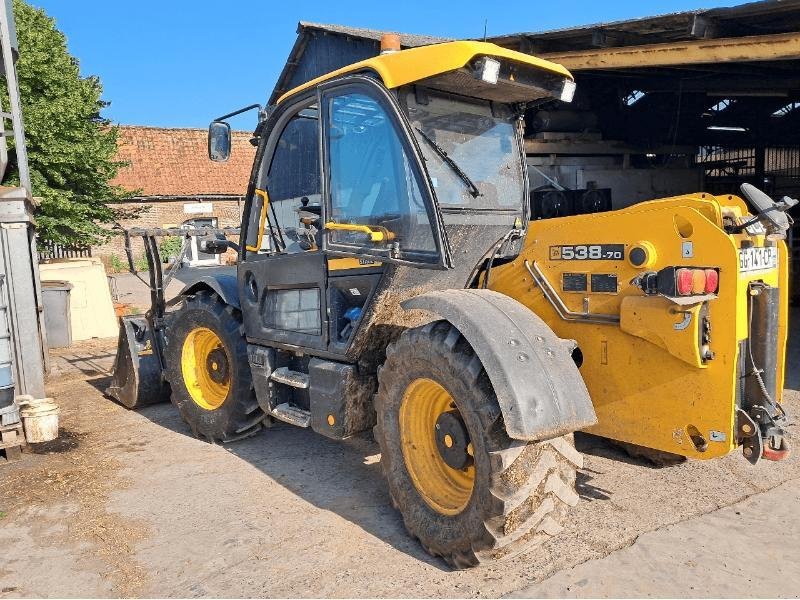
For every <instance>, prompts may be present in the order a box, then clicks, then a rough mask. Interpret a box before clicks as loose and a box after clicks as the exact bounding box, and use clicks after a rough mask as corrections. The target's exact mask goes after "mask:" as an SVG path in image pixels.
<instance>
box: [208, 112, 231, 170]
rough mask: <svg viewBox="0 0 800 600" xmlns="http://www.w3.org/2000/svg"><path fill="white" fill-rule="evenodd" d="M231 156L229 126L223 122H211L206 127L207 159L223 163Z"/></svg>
mask: <svg viewBox="0 0 800 600" xmlns="http://www.w3.org/2000/svg"><path fill="white" fill-rule="evenodd" d="M230 155H231V126H230V125H228V124H227V123H225V122H224V121H212V122H211V125H209V126H208V158H210V159H211V160H213V161H214V162H225V161H226V160H228V158H230Z"/></svg>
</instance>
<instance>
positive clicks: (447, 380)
mask: <svg viewBox="0 0 800 600" xmlns="http://www.w3.org/2000/svg"><path fill="white" fill-rule="evenodd" d="M378 380H379V386H378V395H377V398H376V409H377V413H378V421H377V425H376V427H375V437H376V439H377V440H378V442H379V443H380V446H381V452H382V455H381V465H382V467H383V471H384V474H385V476H386V479H387V481H388V484H389V491H390V493H391V497H392V502H393V504H394V505H395V507H396V508H398V509H399V510H400V512H401V513H402V515H403V520H404V522H405V525H406V528H407V529H408V531H409V532H410V533H411V534H412V535H414V536H415V537H417V538H418V539H419V540H420V542H421V543H422V545H423V547H425V549H426V550H427V551H428V552H430V553H431V554H434V555H437V556H441V557H443V558H444V559H445V560H446V561H447V562H448V563H449V564H451V565H452V566H454V567H456V568H466V567H471V566H475V565H478V564H480V563H483V562H488V561H493V560H497V559H501V558H504V557H507V556H511V555H514V554H518V553H519V552H521V551H523V550H525V549H527V548H529V547H530V546H532V545H534V544H535V543H536V542H539V541H543V540H545V539H548V538H549V537H551V536H553V535H555V534H556V533H558V532H559V531H560V530H561V529H562V526H563V522H564V520H565V518H566V514H567V511H568V508H569V507H570V506H574V505H575V504H577V502H578V495H577V494H576V493H575V489H574V487H575V471H576V468H577V467H579V466H581V465H582V457H581V455H580V454H579V453H578V452H577V451H576V450H575V448H574V446H573V444H572V435H571V434H570V435H568V436H564V437H560V438H556V439H554V440H550V441H548V442H542V443H527V442H520V441H516V440H512V439H510V438H509V437H508V435H507V434H506V432H505V426H504V423H503V418H502V415H501V412H500V407H499V404H498V402H497V398H496V396H495V394H494V391H493V389H492V386H491V383H490V382H489V379H488V377H487V375H486V372H485V370H484V369H483V365H482V363H481V361H480V359H479V358H478V357H477V356H476V355H475V353H474V351H473V350H472V347H471V346H470V345H469V343H468V342H467V341H466V340H465V339H464V337H463V336H462V335H461V334H460V332H459V331H458V330H457V329H456V328H455V327H453V326H452V325H451V324H450V323H448V322H446V321H437V322H434V323H431V324H429V325H426V326H424V327H421V328H415V329H409V330H407V331H405V332H404V333H403V335H402V336H401V337H400V339H399V340H398V341H397V343H395V344H394V345H392V346H390V347H389V348H388V349H387V359H386V362H385V364H384V365H383V367H382V368H381V370H380V372H379V376H378Z"/></svg>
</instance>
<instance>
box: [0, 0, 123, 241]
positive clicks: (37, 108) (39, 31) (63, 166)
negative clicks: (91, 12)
mask: <svg viewBox="0 0 800 600" xmlns="http://www.w3.org/2000/svg"><path fill="white" fill-rule="evenodd" d="M14 18H15V20H16V27H17V39H18V42H19V61H18V62H17V74H18V79H19V91H20V96H21V99H22V113H23V120H24V122H25V134H26V143H27V148H28V160H29V162H30V170H31V182H32V185H33V195H34V196H37V197H39V198H41V204H40V205H39V207H38V208H37V213H36V222H37V225H38V235H39V237H40V238H41V239H43V240H49V241H53V242H57V243H60V244H65V245H77V246H87V245H91V244H95V243H98V242H100V241H102V240H103V239H105V238H107V237H108V232H107V231H106V230H105V229H104V228H102V227H101V225H102V224H104V223H111V222H113V221H115V220H116V219H117V218H119V216H120V213H119V211H117V210H115V209H113V208H110V207H109V206H108V205H107V202H109V201H112V200H117V199H121V198H125V197H130V196H131V195H132V193H131V192H126V191H125V190H123V189H122V188H120V187H118V186H113V185H111V184H110V183H109V182H110V181H111V180H112V179H113V178H114V176H115V175H116V173H117V170H118V169H119V167H121V166H124V163H121V162H118V161H115V160H114V157H115V155H116V152H117V130H116V128H114V127H112V126H110V123H109V121H108V120H107V119H104V118H102V117H101V116H100V111H101V110H102V109H103V108H104V107H106V106H108V102H105V101H104V100H103V99H102V98H101V95H102V91H103V90H102V86H101V84H100V80H99V79H98V78H97V77H94V76H89V77H81V75H80V71H79V68H78V61H77V60H76V59H75V58H73V57H72V56H70V54H69V52H68V51H67V44H66V38H65V37H64V34H62V33H61V32H60V31H59V30H58V29H56V25H55V21H54V20H53V19H52V18H50V17H49V16H47V14H46V13H45V12H44V11H43V10H41V9H38V8H34V7H32V6H30V5H29V4H27V3H26V2H24V1H23V0H14ZM3 107H4V109H6V110H8V98H7V97H5V93H4V97H3ZM9 158H10V159H11V158H12V155H11V154H10V155H9ZM12 160H13V159H12ZM18 180H19V179H18V174H17V172H16V165H15V164H12V165H9V170H8V172H7V174H6V176H5V178H4V181H3V183H4V184H5V185H9V184H11V183H13V184H15V185H16V182H18Z"/></svg>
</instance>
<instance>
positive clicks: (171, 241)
mask: <svg viewBox="0 0 800 600" xmlns="http://www.w3.org/2000/svg"><path fill="white" fill-rule="evenodd" d="M181 248H183V238H182V237H180V236H178V235H173V236H170V237H165V238H164V239H162V240H161V243H160V244H159V245H158V251H159V252H160V253H161V260H163V261H165V262H166V261H167V260H168V259H169V257H170V256H175V257H176V258H177V256H178V255H179V254H180V253H181Z"/></svg>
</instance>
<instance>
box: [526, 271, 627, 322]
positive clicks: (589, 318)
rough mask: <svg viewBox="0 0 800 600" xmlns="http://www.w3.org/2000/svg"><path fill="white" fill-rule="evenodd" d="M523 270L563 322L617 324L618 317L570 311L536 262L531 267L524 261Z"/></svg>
mask: <svg viewBox="0 0 800 600" xmlns="http://www.w3.org/2000/svg"><path fill="white" fill-rule="evenodd" d="M525 268H526V269H527V270H528V273H530V275H531V277H533V281H534V282H535V283H536V285H538V286H539V288H540V289H541V290H542V293H543V294H544V297H545V298H547V301H548V302H550V304H551V305H552V306H553V308H554V309H555V311H556V312H557V313H558V316H559V317H561V318H562V319H564V320H565V321H584V322H586V323H605V324H609V323H619V315H609V314H603V313H590V312H589V311H586V312H575V311H572V310H570V309H569V308H568V307H567V305H566V304H564V301H563V300H562V299H561V297H560V296H559V295H558V292H557V291H556V290H555V288H553V286H552V285H550V282H549V281H548V280H547V277H545V275H544V273H542V271H541V269H539V266H538V265H537V264H536V261H533V267H531V264H530V263H529V262H528V261H527V260H526V261H525Z"/></svg>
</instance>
